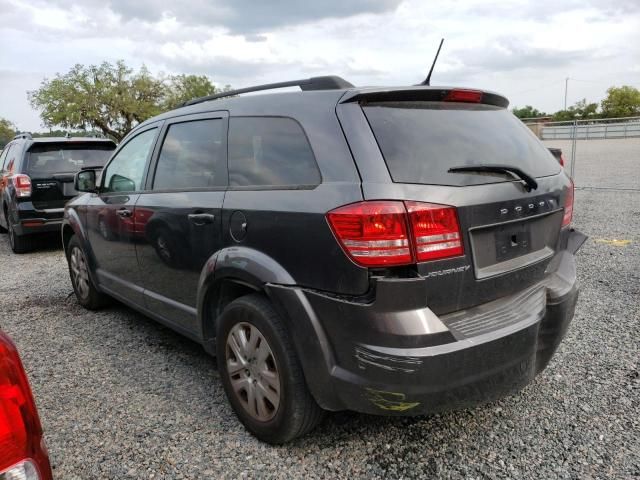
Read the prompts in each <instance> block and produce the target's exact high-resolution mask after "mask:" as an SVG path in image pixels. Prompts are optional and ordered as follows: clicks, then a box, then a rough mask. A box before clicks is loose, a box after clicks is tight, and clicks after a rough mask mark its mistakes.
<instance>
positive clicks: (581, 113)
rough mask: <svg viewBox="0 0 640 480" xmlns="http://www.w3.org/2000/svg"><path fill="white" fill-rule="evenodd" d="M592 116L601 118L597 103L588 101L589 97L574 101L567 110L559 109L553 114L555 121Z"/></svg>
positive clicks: (584, 118) (585, 118)
mask: <svg viewBox="0 0 640 480" xmlns="http://www.w3.org/2000/svg"><path fill="white" fill-rule="evenodd" d="M590 118H600V114H599V113H598V104H597V103H587V99H586V98H583V99H582V100H580V101H578V102H576V103H574V104H573V105H572V106H570V107H569V108H567V109H566V110H559V111H557V112H556V113H554V114H553V120H554V121H558V122H561V121H570V120H576V119H578V120H588V119H590Z"/></svg>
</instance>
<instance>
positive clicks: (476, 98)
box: [442, 88, 482, 103]
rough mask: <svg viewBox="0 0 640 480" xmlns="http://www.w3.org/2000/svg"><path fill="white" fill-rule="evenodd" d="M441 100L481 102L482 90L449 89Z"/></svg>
mask: <svg viewBox="0 0 640 480" xmlns="http://www.w3.org/2000/svg"><path fill="white" fill-rule="evenodd" d="M442 100H443V101H444V102H465V103H480V102H482V92H480V91H478V90H466V89H463V88H455V89H453V90H449V93H447V95H446V96H445V97H444V98H443V99H442Z"/></svg>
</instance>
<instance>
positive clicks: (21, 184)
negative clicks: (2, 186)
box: [13, 173, 31, 197]
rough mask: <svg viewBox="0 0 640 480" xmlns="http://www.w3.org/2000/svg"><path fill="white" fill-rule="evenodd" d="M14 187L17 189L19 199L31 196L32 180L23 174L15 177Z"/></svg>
mask: <svg viewBox="0 0 640 480" xmlns="http://www.w3.org/2000/svg"><path fill="white" fill-rule="evenodd" d="M13 185H14V187H15V188H16V195H17V196H18V197H30V196H31V179H30V178H29V176H28V175H24V174H22V173H19V174H17V175H14V176H13Z"/></svg>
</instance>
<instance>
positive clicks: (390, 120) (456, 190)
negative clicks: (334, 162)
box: [360, 91, 570, 314]
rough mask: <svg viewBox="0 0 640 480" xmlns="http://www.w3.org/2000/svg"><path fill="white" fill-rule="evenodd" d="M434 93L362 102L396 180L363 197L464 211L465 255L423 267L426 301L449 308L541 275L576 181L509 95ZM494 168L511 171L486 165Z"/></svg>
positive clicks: (503, 292)
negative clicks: (510, 104)
mask: <svg viewBox="0 0 640 480" xmlns="http://www.w3.org/2000/svg"><path fill="white" fill-rule="evenodd" d="M432 92H433V91H432ZM436 92H437V91H436ZM437 94H438V95H439V99H438V100H432V99H431V98H428V97H427V99H424V96H423V97H421V98H419V99H411V98H406V97H407V96H406V95H405V97H403V98H402V99H401V101H397V100H394V99H392V98H391V99H387V98H385V99H382V100H378V99H375V98H374V99H370V98H369V99H365V100H360V105H361V108H362V110H363V112H364V114H365V116H366V119H367V121H368V123H369V125H370V127H371V130H372V132H373V134H374V136H375V139H376V141H377V143H378V146H379V148H380V151H381V153H382V156H383V157H384V161H385V163H386V166H387V168H388V170H389V174H390V176H391V178H392V181H393V185H392V186H391V187H385V189H384V190H383V189H382V188H381V187H377V186H365V185H363V191H364V195H365V198H366V199H374V198H385V197H386V198H387V199H390V198H392V199H395V200H411V201H419V202H429V203H435V204H443V205H451V206H454V207H456V208H457V214H458V221H459V224H460V233H461V237H462V240H463V247H464V253H463V255H458V256H454V257H449V258H444V259H439V260H432V261H427V262H421V263H418V264H417V270H418V273H419V274H420V275H422V276H425V277H427V278H428V279H429V281H428V282H427V283H428V302H429V306H430V307H431V308H432V309H433V310H434V311H435V312H436V313H439V314H442V313H448V312H452V311H457V310H460V309H464V308H469V307H472V306H475V305H479V304H483V303H486V302H489V301H491V300H494V299H496V298H500V297H503V296H506V295H509V294H513V293H515V292H517V291H520V290H523V289H525V288H526V287H528V286H529V285H532V284H534V283H536V282H538V281H540V280H541V279H542V278H543V277H544V275H545V268H546V266H547V265H548V263H549V261H550V260H551V257H552V256H553V254H554V252H555V251H556V249H557V248H558V241H559V236H560V231H561V228H562V223H563V205H564V203H563V202H564V199H565V195H567V191H568V187H569V185H570V182H569V179H568V177H566V175H565V174H564V173H562V169H561V167H560V165H559V164H558V162H557V161H556V160H555V159H554V158H553V156H552V155H551V154H550V153H549V151H548V150H547V149H546V148H545V147H544V146H543V145H542V143H541V142H540V141H539V140H538V139H537V138H536V137H535V136H534V135H533V134H532V133H531V132H530V131H529V129H527V128H526V127H525V126H524V125H523V124H522V123H521V122H520V121H519V120H518V119H517V118H516V117H514V116H513V115H512V114H511V113H510V112H509V111H508V110H507V109H506V108H505V107H506V103H507V102H506V100H505V99H503V98H502V97H499V96H497V95H495V94H485V103H481V101H482V99H483V96H482V95H483V94H482V93H481V92H478V97H473V96H471V97H469V96H462V97H461V98H462V99H463V100H465V101H442V99H443V98H444V99H445V100H446V99H447V98H449V97H450V95H449V93H447V92H444V93H441V92H437ZM474 98H475V100H474ZM470 99H471V100H470ZM476 100H478V101H476ZM487 100H488V101H487ZM467 102H470V103H467ZM487 165H489V166H493V167H495V166H500V167H505V168H506V170H504V171H500V169H498V171H489V172H487V171H482V170H483V169H485V167H486V166H487ZM468 168H471V171H467V169H468ZM451 169H462V171H460V170H458V171H451ZM476 169H477V170H476ZM490 170H491V168H490ZM523 177H529V180H531V179H533V182H530V184H528V183H527V181H526V178H523ZM535 184H537V185H536V186H535V188H532V187H533V185H535Z"/></svg>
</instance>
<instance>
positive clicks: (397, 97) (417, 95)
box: [340, 86, 509, 108]
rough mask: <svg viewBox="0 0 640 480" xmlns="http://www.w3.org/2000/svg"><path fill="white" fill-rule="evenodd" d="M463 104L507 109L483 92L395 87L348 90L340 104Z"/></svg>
mask: <svg viewBox="0 0 640 480" xmlns="http://www.w3.org/2000/svg"><path fill="white" fill-rule="evenodd" d="M412 101H413V102H416V101H423V102H463V103H481V104H484V105H494V106H496V107H501V108H507V107H508V106H509V100H507V99H506V98H505V97H503V96H502V95H500V94H498V93H495V92H489V91H484V90H475V89H468V88H457V87H426V86H414V87H395V88H366V89H356V90H348V91H347V92H345V94H344V95H343V96H342V98H341V99H340V103H351V102H359V103H368V102H372V103H377V102H412Z"/></svg>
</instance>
